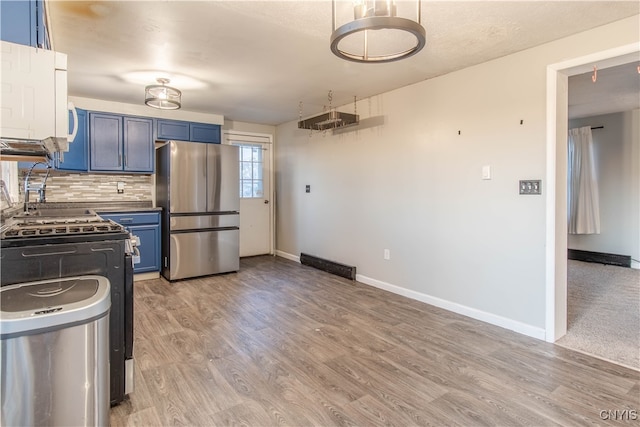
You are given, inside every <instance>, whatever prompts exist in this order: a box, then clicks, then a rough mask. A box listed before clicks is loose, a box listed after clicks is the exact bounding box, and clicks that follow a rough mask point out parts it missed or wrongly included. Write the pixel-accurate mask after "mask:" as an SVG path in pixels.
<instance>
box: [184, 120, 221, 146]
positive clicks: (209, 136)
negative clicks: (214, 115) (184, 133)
mask: <svg viewBox="0 0 640 427" xmlns="http://www.w3.org/2000/svg"><path fill="white" fill-rule="evenodd" d="M189 130H190V134H189V136H190V139H189V141H195V142H210V143H213V144H220V125H211V124H208V123H189Z"/></svg>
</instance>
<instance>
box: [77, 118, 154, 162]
mask: <svg viewBox="0 0 640 427" xmlns="http://www.w3.org/2000/svg"><path fill="white" fill-rule="evenodd" d="M153 150H154V145H153V120H152V119H150V118H146V117H131V116H121V115H118V114H110V113H94V112H90V113H89V152H90V155H89V170H90V171H96V172H138V173H153V166H154V163H153V162H154V151H153Z"/></svg>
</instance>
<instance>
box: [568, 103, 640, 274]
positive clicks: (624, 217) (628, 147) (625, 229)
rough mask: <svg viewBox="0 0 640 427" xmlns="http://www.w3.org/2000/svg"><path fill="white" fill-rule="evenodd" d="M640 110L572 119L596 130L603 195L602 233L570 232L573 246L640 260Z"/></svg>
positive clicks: (596, 146)
mask: <svg viewBox="0 0 640 427" xmlns="http://www.w3.org/2000/svg"><path fill="white" fill-rule="evenodd" d="M639 120H640V110H634V111H628V112H624V113H616V114H606V115H601V116H595V117H586V118H581V119H574V120H570V121H569V128H575V127H582V126H604V128H603V129H595V130H593V132H592V135H593V147H594V157H595V166H596V176H597V177H598V191H599V196H600V224H601V231H600V234H580V235H575V234H570V235H569V241H568V246H569V248H570V249H580V250H585V251H592V252H604V253H612V254H620V255H631V257H632V258H633V259H635V260H636V262H637V260H640V238H639V236H640V200H639V197H640V190H639V189H638V187H640V170H639V166H640V134H638V133H637V132H638V123H639V122H638V121H639ZM634 132H635V133H634Z"/></svg>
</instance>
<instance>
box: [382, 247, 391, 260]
mask: <svg viewBox="0 0 640 427" xmlns="http://www.w3.org/2000/svg"><path fill="white" fill-rule="evenodd" d="M383 256H384V259H386V260H389V259H391V251H390V250H389V249H385V250H384V254H383Z"/></svg>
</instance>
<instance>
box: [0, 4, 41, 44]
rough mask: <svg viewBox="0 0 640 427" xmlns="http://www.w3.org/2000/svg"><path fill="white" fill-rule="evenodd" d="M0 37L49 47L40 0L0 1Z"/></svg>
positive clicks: (5, 39)
mask: <svg viewBox="0 0 640 427" xmlns="http://www.w3.org/2000/svg"><path fill="white" fill-rule="evenodd" d="M0 39H2V40H4V41H7V42H11V43H17V44H23V45H27V46H33V47H41V48H45V49H48V48H49V37H48V34H47V29H46V27H45V25H44V2H43V1H42V0H17V1H8V0H2V1H0Z"/></svg>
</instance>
